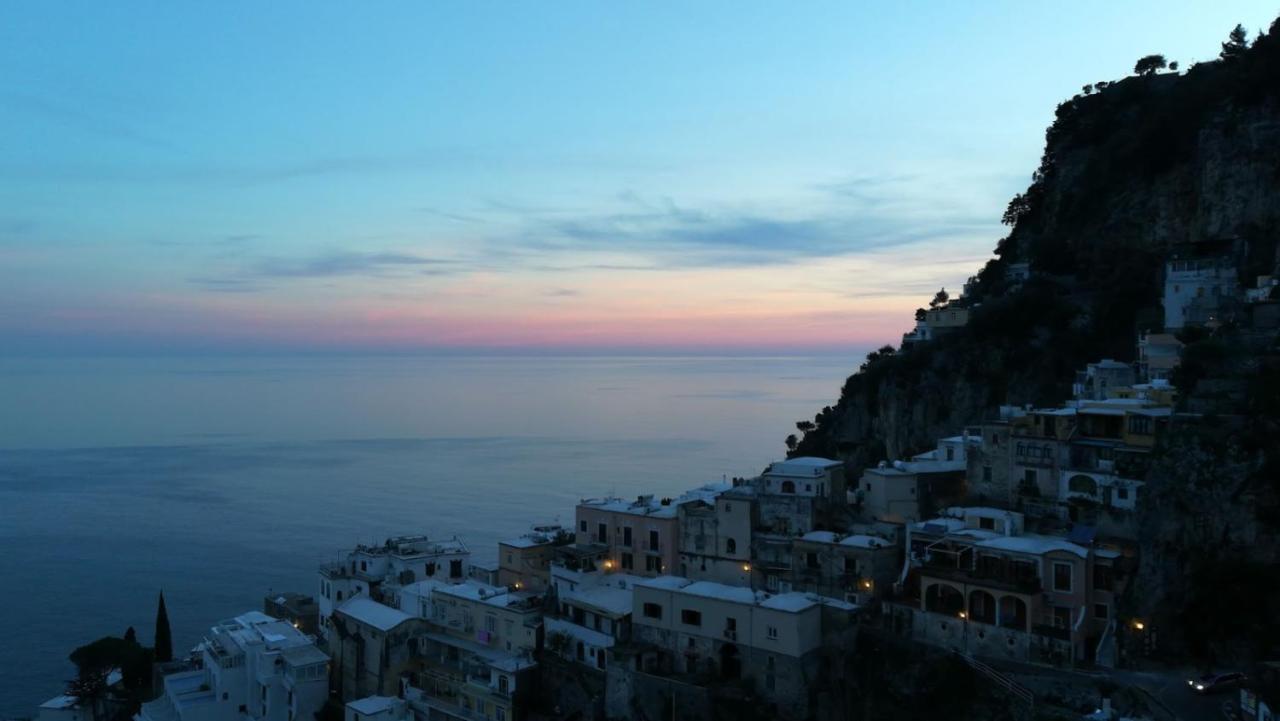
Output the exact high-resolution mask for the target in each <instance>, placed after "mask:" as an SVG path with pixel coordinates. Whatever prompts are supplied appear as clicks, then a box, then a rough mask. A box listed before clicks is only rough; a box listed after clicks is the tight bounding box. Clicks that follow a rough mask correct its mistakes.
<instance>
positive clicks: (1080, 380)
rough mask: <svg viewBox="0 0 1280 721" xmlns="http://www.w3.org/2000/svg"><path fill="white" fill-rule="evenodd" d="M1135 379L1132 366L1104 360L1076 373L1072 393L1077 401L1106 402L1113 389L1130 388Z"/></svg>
mask: <svg viewBox="0 0 1280 721" xmlns="http://www.w3.org/2000/svg"><path fill="white" fill-rule="evenodd" d="M1137 379H1138V375H1137V372H1136V371H1135V370H1134V367H1133V364H1131V363H1121V362H1120V361H1117V360H1111V359H1110V358H1106V359H1103V360H1100V361H1098V362H1097V363H1090V364H1088V365H1087V366H1085V369H1084V370H1083V371H1080V372H1078V373H1076V382H1075V383H1074V384H1073V385H1072V393H1073V395H1075V397H1076V399H1077V400H1091V401H1101V400H1106V399H1107V398H1110V397H1111V393H1112V392H1113V391H1114V390H1115V389H1117V388H1127V387H1129V386H1132V385H1133V384H1134V383H1136V382H1137Z"/></svg>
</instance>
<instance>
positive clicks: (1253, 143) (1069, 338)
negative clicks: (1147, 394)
mask: <svg viewBox="0 0 1280 721" xmlns="http://www.w3.org/2000/svg"><path fill="white" fill-rule="evenodd" d="M1098 85H1099V86H1103V85H1105V87H1102V88H1101V89H1100V90H1098V91H1097V92H1092V93H1090V94H1088V95H1083V94H1082V95H1078V96H1076V97H1075V98H1072V99H1071V100H1068V101H1067V102H1065V103H1063V104H1062V105H1060V106H1059V107H1058V111H1057V120H1056V121H1055V122H1054V124H1053V125H1052V126H1051V127H1050V128H1049V130H1048V131H1047V133H1046V146H1045V152H1044V157H1043V159H1042V161H1041V165H1040V168H1039V169H1038V170H1037V171H1036V172H1035V174H1034V175H1033V179H1034V180H1033V183H1032V184H1031V186H1030V187H1029V188H1028V189H1027V191H1026V192H1025V193H1022V194H1020V195H1018V196H1017V197H1015V198H1014V199H1013V200H1012V201H1011V202H1010V204H1009V210H1008V211H1007V212H1006V214H1005V221H1006V223H1008V224H1010V225H1011V226H1012V229H1011V232H1010V233H1009V235H1008V236H1007V237H1006V238H1004V239H1002V240H1000V241H999V243H998V244H997V246H996V255H997V257H996V259H994V260H992V261H991V262H990V263H988V264H987V266H986V267H985V268H983V269H982V270H981V271H980V272H979V273H978V275H977V276H976V278H975V283H974V284H973V286H972V288H971V291H970V293H969V294H968V296H967V297H966V298H965V299H964V301H962V302H964V303H968V304H977V305H976V307H974V308H973V309H972V321H971V322H970V324H969V325H968V326H967V327H966V328H965V329H963V331H961V332H959V333H956V334H953V335H951V336H947V337H944V338H940V339H937V340H936V341H932V342H930V343H926V344H919V345H917V346H915V347H912V348H910V349H908V350H907V351H905V352H894V351H893V350H892V349H882V352H878V353H875V354H872V357H871V358H870V359H869V361H868V363H866V364H865V365H864V366H863V367H862V369H860V371H859V372H858V373H857V374H855V375H853V376H851V377H850V378H849V379H848V381H847V382H846V383H845V386H844V388H843V389H842V391H841V394H840V399H839V401H838V402H837V403H836V404H835V405H834V406H830V407H828V408H825V409H823V411H822V412H821V413H819V414H818V415H817V416H816V417H815V419H814V428H813V429H812V430H810V431H808V432H807V433H805V434H804V437H803V438H801V439H800V441H799V444H798V446H797V448H796V449H795V450H794V451H793V454H826V455H832V456H837V457H841V458H845V459H847V460H849V461H850V462H851V463H853V464H854V465H864V464H866V463H869V462H873V461H877V460H880V459H883V458H885V457H891V458H892V457H899V456H902V455H904V454H907V453H910V452H912V451H917V450H921V449H923V448H926V447H928V446H929V445H930V444H931V442H932V440H933V439H934V438H936V437H937V436H938V435H939V434H941V433H951V432H955V431H957V430H958V429H959V428H960V427H961V426H963V425H964V424H966V423H972V422H976V421H979V420H981V419H983V418H985V417H989V416H990V414H992V413H993V412H995V410H996V408H997V407H998V406H999V405H1001V404H1023V403H1052V402H1057V401H1060V400H1062V399H1064V398H1066V397H1068V392H1069V389H1070V384H1071V380H1072V378H1073V373H1074V372H1075V371H1076V370H1078V369H1080V368H1082V367H1083V365H1084V364H1085V363H1087V362H1089V361H1092V360H1097V359H1099V358H1101V357H1104V356H1106V357H1113V358H1117V359H1132V358H1133V356H1134V352H1135V351H1134V348H1135V340H1136V337H1137V335H1138V333H1139V331H1141V330H1144V329H1154V328H1157V327H1158V326H1159V325H1160V322H1161V318H1162V315H1161V311H1160V287H1159V284H1160V278H1161V272H1162V270H1163V263H1164V261H1165V259H1166V258H1168V257H1170V256H1172V255H1174V254H1178V255H1180V256H1183V257H1190V256H1193V255H1214V254H1229V255H1231V256H1232V257H1234V258H1235V259H1236V261H1237V264H1238V267H1239V269H1240V271H1241V277H1242V279H1243V280H1244V281H1245V282H1246V283H1248V282H1250V281H1251V280H1252V279H1253V277H1255V276H1256V275H1257V274H1258V273H1270V272H1272V270H1273V269H1275V267H1276V263H1277V257H1276V243H1277V238H1278V237H1280V21H1277V24H1276V26H1273V29H1272V31H1271V33H1270V34H1268V35H1266V36H1263V37H1260V38H1259V39H1258V40H1257V41H1256V42H1255V43H1254V44H1253V46H1252V47H1251V48H1249V49H1248V50H1247V51H1246V52H1245V53H1244V54H1243V55H1242V56H1241V57H1239V58H1236V59H1233V60H1230V61H1227V60H1224V61H1218V62H1213V63H1203V64H1200V65H1197V66H1195V67H1193V68H1191V69H1190V70H1189V71H1187V72H1186V73H1185V74H1181V75H1175V74H1162V75H1150V76H1139V77H1130V78H1126V79H1124V80H1121V81H1118V82H1114V83H1110V84H1104V83H1099V84H1098ZM1019 262H1028V263H1030V265H1031V270H1032V272H1033V273H1034V277H1033V279H1032V280H1031V281H1030V282H1027V283H1024V284H1020V285H1013V284H1011V283H1009V282H1007V281H1006V280H1005V271H1006V269H1007V268H1008V266H1009V265H1010V264H1013V263H1019ZM903 321H904V322H903V325H904V329H905V326H907V324H908V319H905V318H904V319H903Z"/></svg>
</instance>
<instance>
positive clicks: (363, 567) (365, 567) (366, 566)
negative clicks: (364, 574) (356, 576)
mask: <svg viewBox="0 0 1280 721" xmlns="http://www.w3.org/2000/svg"><path fill="white" fill-rule="evenodd" d="M360 570H361V571H367V570H369V564H368V563H365V562H364V561H361V562H360Z"/></svg>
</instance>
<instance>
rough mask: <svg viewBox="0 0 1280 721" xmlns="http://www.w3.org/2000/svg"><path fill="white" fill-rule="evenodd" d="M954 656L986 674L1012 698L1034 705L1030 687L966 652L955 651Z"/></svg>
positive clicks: (1033, 696)
mask: <svg viewBox="0 0 1280 721" xmlns="http://www.w3.org/2000/svg"><path fill="white" fill-rule="evenodd" d="M956 656H958V657H959V658H960V660H962V661H964V662H965V663H966V664H968V665H969V668H971V669H973V670H974V671H977V672H978V673H980V674H982V675H983V676H986V677H987V679H988V680H990V681H991V682H992V683H994V684H995V685H997V686H999V687H1000V688H1002V689H1004V690H1005V691H1007V692H1008V693H1009V694H1010V695H1011V696H1013V697H1014V698H1017V699H1019V700H1021V701H1025V702H1026V704H1027V705H1028V706H1035V703H1036V701H1035V695H1034V694H1032V693H1031V689H1029V688H1027V687H1026V686H1023V685H1022V684H1020V683H1018V682H1017V681H1014V680H1013V679H1011V678H1009V677H1008V676H1006V675H1004V674H1002V673H1000V672H999V671H997V670H995V669H994V668H991V667H990V666H988V665H987V664H985V663H983V662H981V661H979V660H978V659H976V658H974V657H973V656H970V655H969V654H967V653H960V652H958V651H957V652H956Z"/></svg>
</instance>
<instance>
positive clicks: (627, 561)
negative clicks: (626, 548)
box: [622, 553, 636, 570]
mask: <svg viewBox="0 0 1280 721" xmlns="http://www.w3.org/2000/svg"><path fill="white" fill-rule="evenodd" d="M622 567H623V568H625V569H628V570H630V569H632V568H635V567H636V562H635V558H634V557H633V556H632V555H631V554H630V553H624V554H622Z"/></svg>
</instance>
